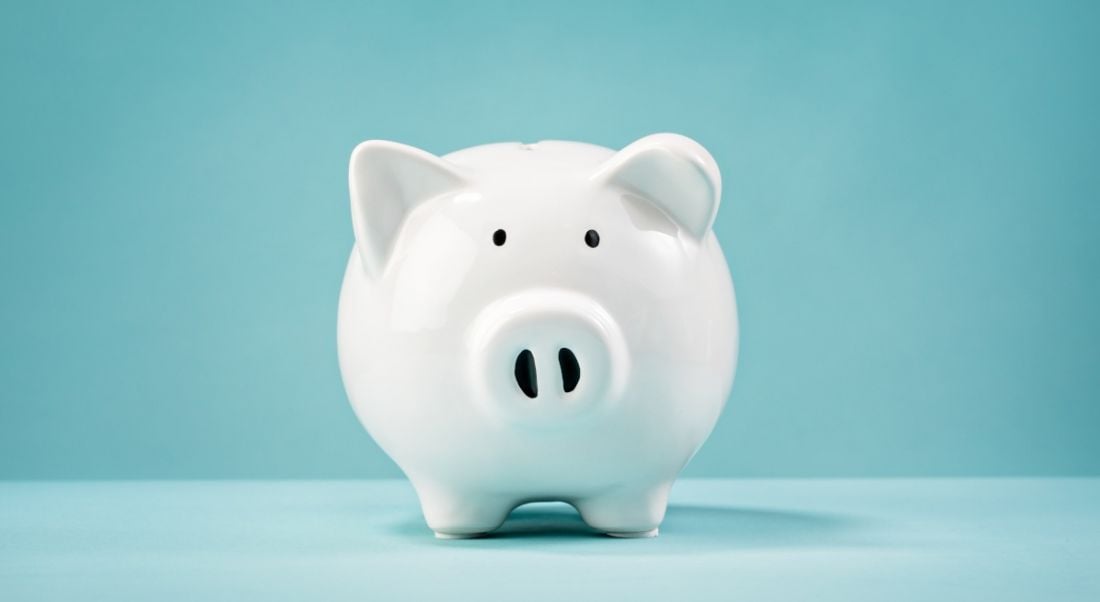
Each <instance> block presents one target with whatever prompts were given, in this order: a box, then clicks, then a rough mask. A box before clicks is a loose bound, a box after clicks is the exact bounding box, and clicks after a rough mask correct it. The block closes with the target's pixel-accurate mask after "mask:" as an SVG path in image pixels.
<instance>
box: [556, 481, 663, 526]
mask: <svg viewBox="0 0 1100 602" xmlns="http://www.w3.org/2000/svg"><path fill="white" fill-rule="evenodd" d="M671 487H672V484H671V483H661V484H659V485H656V486H651V487H644V488H636V489H617V490H614V491H609V492H606V493H601V494H598V495H594V496H591V497H588V498H583V499H579V500H577V501H576V502H575V503H574V505H575V506H576V507H577V510H578V511H579V512H580V513H581V518H582V519H584V522H585V523H587V524H588V526H589V527H592V528H593V529H596V530H598V531H603V532H604V533H607V534H608V535H610V536H612V537H656V536H657V528H658V527H659V526H660V525H661V521H662V520H664V518H665V510H666V509H667V508H668V492H669V489H671Z"/></svg>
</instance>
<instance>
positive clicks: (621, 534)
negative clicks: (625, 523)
mask: <svg viewBox="0 0 1100 602" xmlns="http://www.w3.org/2000/svg"><path fill="white" fill-rule="evenodd" d="M657 532H658V529H656V528H654V529H650V530H649V531H608V532H607V534H608V535H609V536H611V537H618V538H620V539H646V538H649V537H657Z"/></svg>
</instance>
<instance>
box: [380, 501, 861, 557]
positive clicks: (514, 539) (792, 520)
mask: <svg viewBox="0 0 1100 602" xmlns="http://www.w3.org/2000/svg"><path fill="white" fill-rule="evenodd" d="M865 527H866V523H865V521H863V520H861V519H858V518H854V517H848V516H840V515H833V514H820V513H810V512H792V511H782V510H768V509H762V508H732V507H724V506H701V505H675V504H674V505H670V506H669V508H668V513H667V514H666V516H665V520H664V522H663V523H662V524H661V534H660V536H659V537H657V538H656V539H628V540H622V539H615V538H612V537H608V536H607V535H604V534H603V533H600V532H599V531H596V530H594V529H592V528H591V527H589V526H588V525H586V524H585V523H584V521H582V520H581V518H580V515H579V514H577V511H576V510H575V509H574V508H573V507H572V506H570V505H568V504H565V503H560V502H546V503H534V504H527V505H524V506H521V507H519V508H517V509H516V510H514V511H513V512H512V514H511V515H510V516H509V517H508V520H507V521H506V522H505V523H504V525H502V526H501V527H500V528H499V529H497V530H496V531H493V532H492V533H489V534H487V535H484V536H481V537H478V538H474V539H468V540H450V541H440V542H438V545H459V546H463V547H466V546H471V547H491V548H495V547H524V544H535V543H536V542H537V545H538V547H539V548H541V549H543V550H546V549H547V547H548V546H549V547H551V548H555V549H560V548H561V547H566V548H569V551H571V552H575V551H582V550H587V551H592V552H596V551H599V552H612V551H623V552H629V553H631V554H634V553H639V552H643V551H651V552H654V553H666V552H672V551H684V550H692V551H697V552H698V551H706V550H730V549H753V548H769V547H790V548H807V547H838V546H839V547H843V546H853V545H863V544H866V543H868V542H867V540H866V539H865V537H864V536H865V535H866V529H865ZM398 528H399V531H400V532H402V533H404V534H407V535H414V534H415V535H417V536H420V537H423V536H424V535H425V534H428V535H429V536H430V531H427V527H426V526H425V525H424V522H423V520H422V519H420V520H415V521H414V520H411V519H410V520H409V521H407V522H404V523H402V524H401V525H399V527H398Z"/></svg>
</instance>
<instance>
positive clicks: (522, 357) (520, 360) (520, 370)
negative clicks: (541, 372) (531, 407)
mask: <svg viewBox="0 0 1100 602" xmlns="http://www.w3.org/2000/svg"><path fill="white" fill-rule="evenodd" d="M516 383H517V384H518V385H519V388H520V389H521V390H522V391H523V394H524V395H526V396H528V397H530V398H531V399H534V398H536V397H538V396H539V379H538V375H537V374H536V373H535V356H534V355H533V354H532V353H531V351H530V350H527V349H524V350H523V351H522V352H520V354H519V356H518V357H516Z"/></svg>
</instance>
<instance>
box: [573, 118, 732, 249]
mask: <svg viewBox="0 0 1100 602" xmlns="http://www.w3.org/2000/svg"><path fill="white" fill-rule="evenodd" d="M592 177H593V179H595V180H597V181H602V182H604V183H607V184H610V185H612V186H616V187H619V188H622V189H623V190H625V191H627V192H629V193H631V194H634V195H637V196H639V197H642V198H643V199H645V200H647V201H649V202H651V203H653V204H654V205H656V206H657V207H658V208H659V209H661V210H662V211H664V212H665V213H666V214H668V216H669V217H671V218H672V219H673V220H675V221H676V223H678V224H680V226H681V227H683V228H684V229H686V230H687V231H688V232H690V233H691V234H692V235H693V236H695V237H696V238H702V237H703V236H705V235H706V233H707V231H708V230H710V227H711V225H712V224H713V223H714V216H715V215H716V214H717V213H718V202H719V199H720V197H721V194H722V175H721V174H720V173H719V172H718V164H717V163H715V162H714V158H713V157H711V156H710V153H708V152H707V150H706V149H705V148H703V147H702V146H700V145H699V143H698V142H696V141H694V140H692V139H691V138H687V137H685V136H680V135H679V134H653V135H652V136H646V137H645V138H642V139H640V140H637V141H636V142H634V143H632V144H630V145H629V146H627V147H626V148H624V149H623V150H621V151H619V152H618V153H616V154H615V156H613V157H611V158H610V159H608V160H607V162H606V163H604V164H603V165H601V166H600V168H599V169H598V170H597V171H596V173H595V174H594V175H593V176H592Z"/></svg>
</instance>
